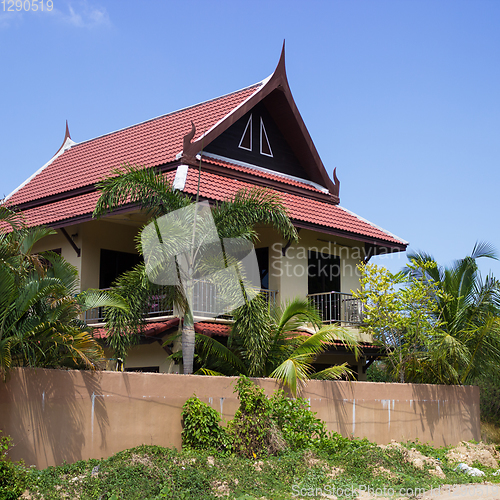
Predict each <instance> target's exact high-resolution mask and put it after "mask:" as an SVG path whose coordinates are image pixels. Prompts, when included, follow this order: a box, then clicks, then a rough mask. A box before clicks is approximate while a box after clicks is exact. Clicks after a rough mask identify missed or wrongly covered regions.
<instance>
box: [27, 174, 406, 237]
mask: <svg viewBox="0 0 500 500" xmlns="http://www.w3.org/2000/svg"><path fill="white" fill-rule="evenodd" d="M167 175H168V176H169V177H170V178H173V176H174V172H169V173H168V174H167ZM197 186H198V171H197V169H196V168H189V170H188V175H187V178H186V185H185V188H184V192H186V193H188V194H193V195H194V194H196V190H197ZM252 187H254V186H253V184H251V183H248V182H242V181H240V180H236V179H231V178H228V177H225V176H222V175H217V174H212V173H210V172H203V171H202V176H201V183H200V196H202V197H203V198H208V199H210V200H215V201H223V200H227V199H230V198H231V197H232V196H234V194H235V193H236V192H237V191H238V190H240V189H251V188H252ZM279 195H280V196H281V198H282V199H283V202H284V204H285V206H286V207H287V209H288V213H289V215H290V217H291V218H292V219H294V220H297V221H304V222H308V223H310V224H315V225H318V226H324V227H328V228H332V229H337V230H340V231H346V232H347V233H352V234H353V235H361V236H365V237H369V238H374V239H376V240H382V241H387V242H390V243H396V244H399V245H401V244H405V242H404V241H403V240H401V239H399V238H397V237H396V236H393V235H391V234H390V233H388V232H386V231H384V230H383V229H381V228H379V227H377V226H375V225H373V224H371V223H370V222H368V221H366V220H365V219H363V218H361V217H359V216H357V215H356V214H353V213H352V212H350V211H348V210H346V209H345V208H343V207H341V206H339V205H333V204H331V203H326V202H322V201H318V200H312V199H309V198H305V197H302V196H298V195H295V194H290V193H286V192H279ZM98 198H99V193H98V192H92V193H88V194H83V195H80V196H77V197H74V198H69V199H67V200H61V201H57V202H54V203H49V204H47V205H42V206H40V207H36V208H32V209H29V210H25V211H24V215H25V217H26V219H27V223H28V225H30V226H34V225H37V224H48V225H50V224H51V223H54V222H57V221H62V220H65V219H70V218H72V217H78V216H81V215H85V214H91V213H92V212H93V210H94V207H95V204H96V202H97V199H98Z"/></svg>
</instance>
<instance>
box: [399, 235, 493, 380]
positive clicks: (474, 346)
mask: <svg viewBox="0 0 500 500" xmlns="http://www.w3.org/2000/svg"><path fill="white" fill-rule="evenodd" d="M408 257H409V258H410V259H414V260H415V262H417V263H418V262H421V263H424V262H433V261H434V259H433V258H432V256H430V255H428V254H426V253H415V254H412V255H409V256H408ZM480 258H491V259H497V253H496V251H495V249H494V248H493V247H492V246H491V245H489V244H487V243H476V245H475V246H474V249H473V250H472V253H471V255H470V256H467V257H465V258H463V259H459V260H457V261H456V262H454V263H453V264H452V265H451V266H450V267H445V266H437V265H436V266H435V267H427V268H426V270H425V277H426V278H427V279H428V280H431V281H433V282H434V283H435V284H436V285H437V289H438V290H439V291H440V293H439V294H436V297H435V300H436V302H437V306H438V307H437V313H436V314H438V315H439V316H440V323H441V324H440V329H439V330H437V331H436V332H435V334H434V335H433V337H432V338H431V339H430V344H429V347H428V349H427V350H426V352H424V353H423V354H422V360H421V366H420V367H419V368H420V370H421V373H422V381H431V382H438V383H448V384H450V383H452V384H466V383H470V382H471V381H472V380H473V379H474V378H476V377H477V376H478V375H484V374H485V373H488V372H489V371H497V370H498V366H499V365H500V319H499V314H500V287H499V282H498V281H497V280H496V279H494V278H493V277H491V276H486V278H485V279H483V278H482V276H481V273H480V272H479V269H478V265H477V259H480Z"/></svg>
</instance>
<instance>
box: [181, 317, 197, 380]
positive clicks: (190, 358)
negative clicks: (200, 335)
mask: <svg viewBox="0 0 500 500" xmlns="http://www.w3.org/2000/svg"><path fill="white" fill-rule="evenodd" d="M186 319H187V318H186V317H185V318H184V325H183V326H182V364H183V366H184V371H183V373H184V375H190V374H192V373H193V365H194V340H195V334H194V324H193V323H192V322H191V321H186Z"/></svg>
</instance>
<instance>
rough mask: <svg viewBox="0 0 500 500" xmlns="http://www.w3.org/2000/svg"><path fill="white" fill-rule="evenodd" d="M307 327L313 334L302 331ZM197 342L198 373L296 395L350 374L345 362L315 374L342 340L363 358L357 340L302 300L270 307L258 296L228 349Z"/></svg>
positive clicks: (243, 310)
mask: <svg viewBox="0 0 500 500" xmlns="http://www.w3.org/2000/svg"><path fill="white" fill-rule="evenodd" d="M305 327H308V329H312V330H313V331H314V333H308V332H306V331H304V328H305ZM196 339H197V340H196V342H197V353H198V362H199V364H200V365H201V367H200V369H199V370H198V371H197V373H199V374H207V375H246V376H251V377H271V378H274V379H276V380H279V381H280V382H281V383H283V385H284V386H285V387H287V388H289V389H290V391H291V392H292V393H293V394H296V393H297V391H298V390H300V388H301V387H302V386H303V385H304V384H305V383H306V382H307V380H309V379H321V380H335V379H339V378H341V377H349V376H351V375H352V372H351V370H350V369H349V368H348V366H347V363H343V364H342V365H338V366H332V367H329V368H326V369H324V370H321V371H319V372H316V371H315V370H314V367H313V362H314V361H315V359H316V358H317V356H318V355H319V354H321V353H322V352H324V351H326V350H327V349H328V347H329V345H330V344H331V343H333V342H338V341H341V342H343V343H344V345H345V346H347V347H348V348H349V349H351V350H352V351H353V352H354V354H355V356H356V357H357V356H358V354H359V346H358V342H357V340H356V338H355V336H354V335H352V334H351V333H350V332H349V331H347V330H345V329H344V328H341V327H338V326H336V325H326V326H323V325H322V323H321V318H320V317H319V314H318V311H317V309H316V308H315V307H314V305H313V304H311V303H310V302H309V301H308V300H307V299H300V298H296V299H294V300H292V301H290V302H288V303H286V304H284V305H278V306H274V307H271V306H270V305H268V304H267V303H266V302H265V300H264V299H263V298H262V297H261V296H259V297H257V298H255V299H254V300H252V301H249V302H248V303H247V304H245V305H244V306H242V307H240V308H238V309H237V310H236V311H235V313H234V323H233V325H232V328H231V331H230V335H229V338H228V342H227V346H225V345H223V344H222V343H220V342H218V341H217V340H215V339H214V338H211V337H207V336H204V335H197V336H196ZM170 340H171V339H169V340H168V341H170ZM176 356H179V354H174V356H173V357H174V358H175V357H176Z"/></svg>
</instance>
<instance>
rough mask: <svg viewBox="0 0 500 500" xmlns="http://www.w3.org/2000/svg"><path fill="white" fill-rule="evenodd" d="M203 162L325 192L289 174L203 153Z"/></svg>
mask: <svg viewBox="0 0 500 500" xmlns="http://www.w3.org/2000/svg"><path fill="white" fill-rule="evenodd" d="M203 162H204V163H211V164H212V165H219V166H221V167H226V168H228V169H230V170H236V171H238V172H245V173H248V174H252V175H255V176H256V177H262V178H264V179H271V180H273V181H278V182H282V183H284V184H288V185H290V186H297V187H301V188H304V189H309V190H310V191H317V192H319V193H321V192H323V191H321V190H320V189H318V188H316V187H314V186H313V185H312V184H308V183H307V182H301V181H299V180H295V179H291V178H290V177H289V176H285V175H279V174H275V173H273V172H270V171H265V170H263V169H261V168H251V167H244V166H241V165H236V164H235V163H231V162H229V161H224V160H220V159H216V158H212V157H208V156H205V155H203Z"/></svg>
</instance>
